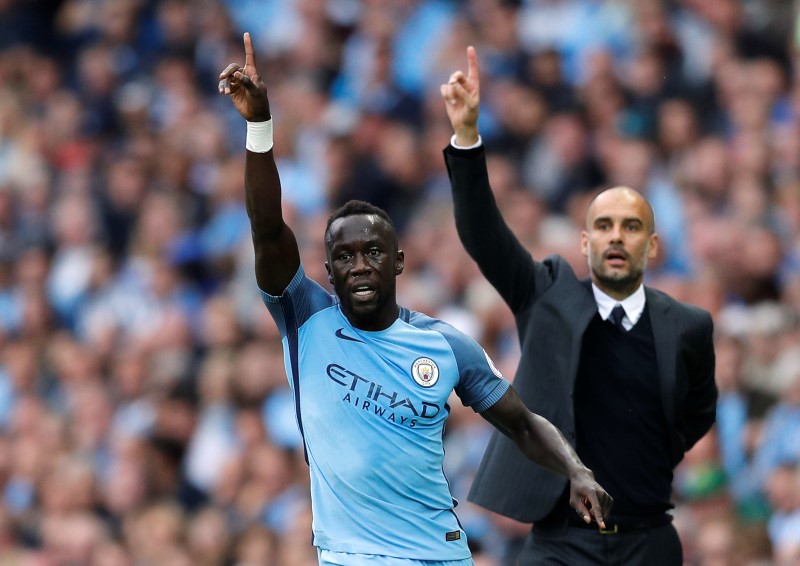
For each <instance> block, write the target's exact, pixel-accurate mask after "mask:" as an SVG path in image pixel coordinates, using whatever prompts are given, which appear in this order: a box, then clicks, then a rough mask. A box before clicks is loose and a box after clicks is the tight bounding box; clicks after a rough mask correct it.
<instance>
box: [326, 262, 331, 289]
mask: <svg viewBox="0 0 800 566" xmlns="http://www.w3.org/2000/svg"><path fill="white" fill-rule="evenodd" d="M325 271H327V272H328V283H330V284H331V285H333V273H331V264H330V263H328V262H327V261H326V262H325Z"/></svg>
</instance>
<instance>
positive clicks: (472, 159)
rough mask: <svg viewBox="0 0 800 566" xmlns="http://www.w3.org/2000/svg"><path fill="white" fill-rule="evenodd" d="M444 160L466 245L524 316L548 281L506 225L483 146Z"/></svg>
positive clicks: (448, 152)
mask: <svg viewBox="0 0 800 566" xmlns="http://www.w3.org/2000/svg"><path fill="white" fill-rule="evenodd" d="M444 157H445V163H446V164H447V171H448V174H449V176H450V184H451V187H452V190H453V205H454V212H455V219H456V229H457V230H458V236H459V238H461V243H462V244H463V245H464V248H465V249H466V250H467V253H469V255H470V256H472V259H474V260H475V262H476V263H477V264H478V267H479V268H480V270H481V273H483V275H484V277H486V279H487V280H488V281H489V282H490V283H491V284H492V285H493V286H494V288H495V289H497V291H498V293H500V296H502V297H503V299H504V300H505V301H506V303H508V305H509V307H511V310H512V311H513V312H519V311H520V310H522V309H524V308H525V307H526V306H527V305H528V304H529V302H530V301H531V299H532V296H533V293H534V291H535V290H537V284H538V285H539V287H541V286H542V285H544V284H546V282H547V279H546V278H545V277H542V281H537V280H536V279H537V272H538V271H540V270H544V267H543V266H541V265H538V264H536V262H534V261H533V258H532V257H531V255H530V253H528V251H527V250H526V249H525V248H524V247H523V246H522V244H521V243H520V242H519V240H518V239H517V238H516V236H515V235H514V234H513V232H511V230H510V229H509V227H508V225H507V224H506V223H505V221H504V220H503V217H502V215H501V214H500V210H499V209H498V208H497V203H496V202H495V199H494V195H493V194H492V190H491V187H490V185H489V175H488V172H487V169H486V156H485V154H484V150H483V147H478V148H475V149H467V150H459V149H455V148H453V147H452V146H448V147H447V148H445V150H444ZM542 275H544V274H542ZM538 291H539V292H540V291H541V289H538Z"/></svg>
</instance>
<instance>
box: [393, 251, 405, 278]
mask: <svg viewBox="0 0 800 566" xmlns="http://www.w3.org/2000/svg"><path fill="white" fill-rule="evenodd" d="M405 266H406V254H405V253H404V252H403V250H397V255H396V256H395V258H394V274H395V275H400V274H401V273H403V269H404V268H405Z"/></svg>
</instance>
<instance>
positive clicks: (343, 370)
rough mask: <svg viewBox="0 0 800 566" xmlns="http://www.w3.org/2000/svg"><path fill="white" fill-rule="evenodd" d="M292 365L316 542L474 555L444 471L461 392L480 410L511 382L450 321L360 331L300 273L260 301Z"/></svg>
mask: <svg viewBox="0 0 800 566" xmlns="http://www.w3.org/2000/svg"><path fill="white" fill-rule="evenodd" d="M262 295H263V299H264V302H265V304H266V305H267V308H268V309H269V311H270V313H271V314H272V316H273V317H274V318H275V321H276V322H277V324H278V328H279V329H280V333H281V336H282V337H283V350H284V362H285V364H286V373H287V376H288V378H289V384H290V386H291V388H292V391H293V393H294V399H295V410H296V414H297V422H298V425H299V427H300V432H301V434H302V436H303V440H304V446H305V450H306V459H307V461H308V465H309V469H310V474H311V500H312V511H313V531H314V544H315V545H316V546H318V547H319V548H322V549H326V550H333V551H337V552H348V553H359V554H379V555H384V556H394V557H400V558H411V559H419V560H460V559H464V558H469V556H470V552H469V549H468V548H467V540H466V535H465V534H464V531H463V530H462V529H461V526H460V524H459V522H458V519H457V517H456V515H455V512H454V507H455V506H456V504H457V503H456V502H455V501H454V500H453V498H452V496H451V494H450V490H449V487H448V484H447V479H446V478H445V476H444V472H443V471H442V459H443V457H444V449H443V447H442V435H443V432H444V424H445V421H446V419H447V416H448V414H449V411H450V408H449V406H448V405H447V400H448V397H449V395H450V393H451V392H452V391H453V389H455V391H456V394H457V395H458V396H459V398H460V399H461V402H462V403H464V405H467V406H470V407H472V408H473V409H474V410H475V411H478V412H481V411H484V410H486V409H488V408H489V407H491V406H492V405H493V404H494V403H496V402H497V401H498V400H499V399H500V397H502V395H503V394H504V393H505V392H506V390H507V389H508V387H509V383H508V381H506V380H505V379H503V377H502V376H501V375H500V374H499V372H497V370H496V369H495V368H494V366H493V364H492V363H491V361H490V360H489V358H488V356H487V355H486V353H485V352H484V351H483V349H482V348H481V347H480V346H479V345H478V344H477V343H476V342H475V341H474V340H472V339H471V338H469V337H467V336H466V335H464V334H463V333H461V332H459V331H458V330H456V329H455V328H453V327H452V326H450V325H449V324H447V323H444V322H442V321H440V320H436V319H433V318H430V317H428V316H426V315H424V314H421V313H418V312H415V311H409V310H407V309H401V310H400V316H399V317H398V319H397V320H396V321H395V322H394V323H393V324H392V325H391V326H390V327H389V328H387V329H385V330H381V331H378V332H367V331H363V330H359V329H356V328H354V327H353V326H351V325H350V323H349V322H348V320H347V318H346V317H345V316H344V315H343V314H342V312H341V310H340V307H339V303H338V299H337V298H336V297H335V296H334V295H331V294H330V293H328V292H327V291H325V290H324V289H323V288H322V287H321V286H319V285H318V284H317V283H315V282H314V281H312V280H311V279H309V278H307V277H306V276H305V273H304V271H303V268H302V266H301V267H300V269H299V270H298V272H297V274H296V275H295V277H294V278H293V279H292V281H291V283H290V284H289V286H288V287H287V288H286V290H285V291H284V293H283V295H281V296H280V297H275V296H272V295H268V294H266V293H262Z"/></svg>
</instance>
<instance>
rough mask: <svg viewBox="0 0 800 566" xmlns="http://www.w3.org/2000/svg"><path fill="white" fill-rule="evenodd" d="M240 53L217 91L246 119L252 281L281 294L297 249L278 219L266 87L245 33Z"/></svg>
mask: <svg viewBox="0 0 800 566" xmlns="http://www.w3.org/2000/svg"><path fill="white" fill-rule="evenodd" d="M244 51H245V62H244V66H242V65H239V64H238V63H231V64H230V65H228V66H227V67H226V68H225V70H223V71H222V72H221V73H220V74H219V92H220V94H225V95H228V96H229V97H230V99H231V101H232V102H233V105H234V107H235V108H236V109H237V110H238V111H239V113H240V114H241V115H242V117H243V118H244V119H245V120H247V156H246V158H245V173H244V180H245V200H246V205H247V214H248V216H249V217H250V228H251V232H252V235H253V245H254V247H255V253H256V279H257V281H258V285H259V287H260V288H261V289H262V290H263V291H266V292H267V293H269V294H270V295H280V294H281V293H283V291H284V289H286V286H287V285H288V284H289V282H290V281H291V280H292V277H294V275H295V273H296V272H297V269H298V267H299V266H300V253H299V250H298V249H297V241H296V240H295V237H294V234H293V233H292V231H291V229H290V228H289V226H287V225H286V222H284V219H283V212H282V210H281V182H280V178H279V177H278V168H277V166H276V165H275V158H274V156H273V154H272V116H271V114H270V109H269V98H268V96H267V87H266V85H265V84H264V82H263V81H262V80H261V76H260V75H259V74H258V70H257V68H256V60H255V51H254V49H253V41H252V39H251V37H250V34H249V33H245V34H244Z"/></svg>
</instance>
